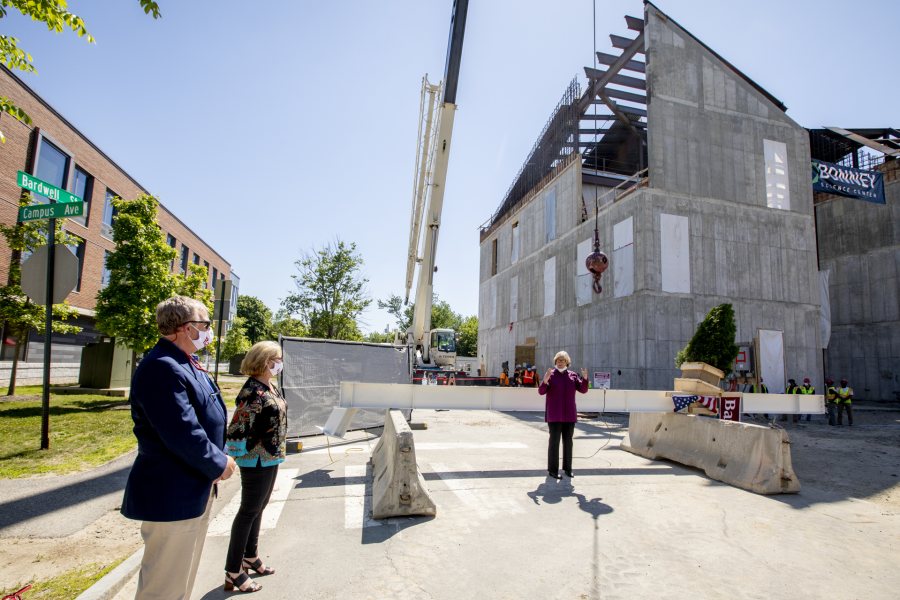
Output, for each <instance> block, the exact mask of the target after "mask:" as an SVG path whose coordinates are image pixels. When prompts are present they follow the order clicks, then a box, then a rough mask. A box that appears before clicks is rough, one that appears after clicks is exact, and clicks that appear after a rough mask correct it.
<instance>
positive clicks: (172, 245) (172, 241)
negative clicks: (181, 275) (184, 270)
mask: <svg viewBox="0 0 900 600" xmlns="http://www.w3.org/2000/svg"><path fill="white" fill-rule="evenodd" d="M166 243H167V244H169V247H170V248H172V249H173V250H174V249H175V248H176V247H177V246H178V241H177V240H176V239H175V236H174V235H172V234H171V233H169V234H166ZM175 254H176V255H177V254H178V253H177V252H176V253H175ZM174 270H175V257H174V256H173V257H172V260H171V262H170V263H169V271H174Z"/></svg>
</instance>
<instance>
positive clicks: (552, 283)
mask: <svg viewBox="0 0 900 600" xmlns="http://www.w3.org/2000/svg"><path fill="white" fill-rule="evenodd" d="M555 312H556V257H555V256H554V257H552V258H548V259H547V260H545V261H544V316H545V317H549V316H550V315H552V314H553V313H555Z"/></svg>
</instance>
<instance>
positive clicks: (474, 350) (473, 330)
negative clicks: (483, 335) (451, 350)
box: [456, 315, 478, 356]
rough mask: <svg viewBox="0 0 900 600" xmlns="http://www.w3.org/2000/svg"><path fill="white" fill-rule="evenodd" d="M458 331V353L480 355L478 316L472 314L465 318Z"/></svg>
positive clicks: (460, 354) (461, 354)
mask: <svg viewBox="0 0 900 600" xmlns="http://www.w3.org/2000/svg"><path fill="white" fill-rule="evenodd" d="M457 332H458V333H459V340H457V342H456V354H458V355H459V356H478V317H476V316H474V315H472V316H471V317H466V318H465V319H463V321H462V324H461V325H460V326H459V329H458V330H457Z"/></svg>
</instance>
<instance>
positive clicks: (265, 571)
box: [244, 556, 275, 575]
mask: <svg viewBox="0 0 900 600" xmlns="http://www.w3.org/2000/svg"><path fill="white" fill-rule="evenodd" d="M244 569H245V570H246V571H247V572H248V573H249V572H250V569H253V570H254V571H256V574H257V575H274V574H275V569H272V568H270V567H267V566H266V565H264V564H263V561H262V559H261V558H259V557H258V556H257V557H256V560H254V561H253V562H250V561H249V560H247V559H246V558H245V559H244Z"/></svg>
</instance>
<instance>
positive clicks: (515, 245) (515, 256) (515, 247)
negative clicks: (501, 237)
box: [509, 223, 519, 263]
mask: <svg viewBox="0 0 900 600" xmlns="http://www.w3.org/2000/svg"><path fill="white" fill-rule="evenodd" d="M517 260H519V224H518V223H513V226H512V253H511V254H510V257H509V262H511V263H514V262H516V261H517Z"/></svg>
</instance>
